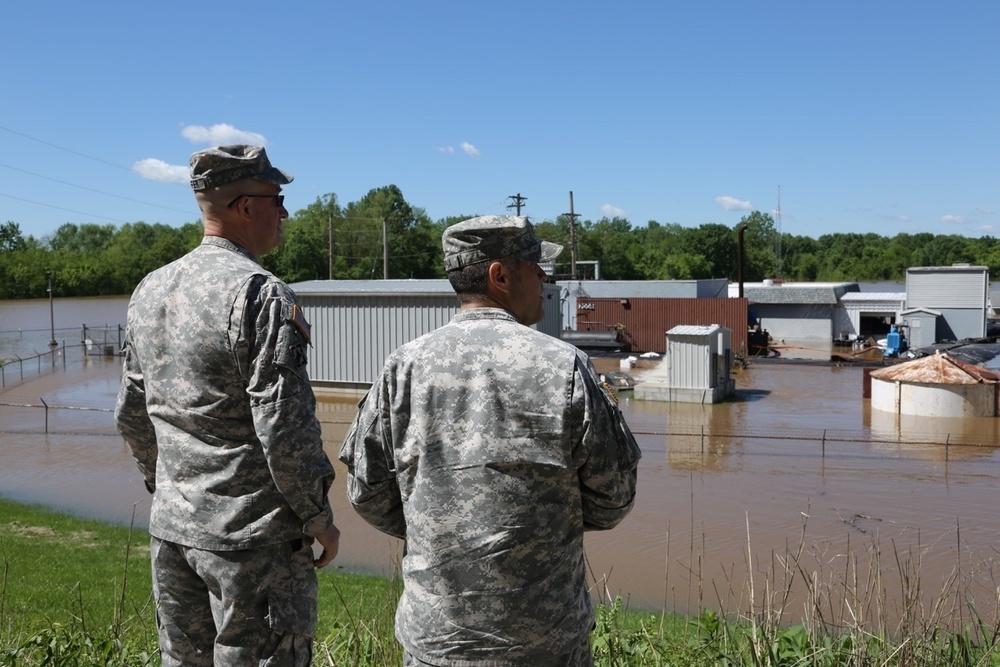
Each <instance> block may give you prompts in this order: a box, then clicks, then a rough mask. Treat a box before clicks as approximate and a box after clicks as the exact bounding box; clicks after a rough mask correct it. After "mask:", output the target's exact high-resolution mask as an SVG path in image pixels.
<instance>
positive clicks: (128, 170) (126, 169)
mask: <svg viewBox="0 0 1000 667" xmlns="http://www.w3.org/2000/svg"><path fill="white" fill-rule="evenodd" d="M0 130H3V131H5V132H10V133H11V134H16V135H17V136H19V137H24V138H25V139H30V140H32V141H37V142H38V143H40V144H45V145H46V146H51V147H52V148H57V149H59V150H61V151H65V152H67V153H72V154H73V155H79V156H80V157H85V158H87V159H88V160H93V161H94V162H100V163H101V164H106V165H108V166H109V167H115V168H117V169H124V170H125V171H127V172H131V171H132V170H131V169H130V168H129V167H123V166H122V165H120V164H115V163H114V162H108V161H107V160H102V159H101V158H99V157H94V156H93V155H87V154H86V153H81V152H79V151H75V150H73V149H71V148H66V147H65V146H60V145H58V144H54V143H52V142H50V141H44V140H42V139H38V138H36V137H32V136H30V135H27V134H25V133H23V132H18V131H17V130H12V129H10V128H9V127H3V126H2V125H0Z"/></svg>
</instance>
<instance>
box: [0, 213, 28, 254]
mask: <svg viewBox="0 0 1000 667" xmlns="http://www.w3.org/2000/svg"><path fill="white" fill-rule="evenodd" d="M26 247H27V244H26V243H25V242H24V237H23V236H22V235H21V226H20V225H18V224H17V223H16V222H11V221H10V220H8V221H7V222H5V223H3V224H2V225H0V253H3V252H14V251H17V250H24V249H25V248H26Z"/></svg>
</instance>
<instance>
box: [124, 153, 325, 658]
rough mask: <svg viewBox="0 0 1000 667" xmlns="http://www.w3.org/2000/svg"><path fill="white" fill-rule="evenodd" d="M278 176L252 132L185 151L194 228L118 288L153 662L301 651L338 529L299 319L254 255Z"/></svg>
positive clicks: (261, 249) (265, 244)
mask: <svg viewBox="0 0 1000 667" xmlns="http://www.w3.org/2000/svg"><path fill="white" fill-rule="evenodd" d="M291 181H292V176H291V175H290V174H287V173H285V172H283V171H281V170H280V169H276V168H274V167H273V166H272V165H271V163H270V161H269V160H268V158H267V154H266V153H265V151H264V149H263V148H262V147H259V146H246V145H235V146H219V147H217V148H210V149H207V150H204V151H199V152H197V153H195V154H193V155H192V156H191V187H192V189H193V190H194V192H195V199H196V200H197V202H198V206H199V208H200V209H201V213H202V220H203V222H204V226H205V237H204V239H203V240H202V242H201V245H199V246H198V247H197V248H195V249H194V250H192V251H191V252H190V253H188V254H187V255H185V256H184V257H182V258H180V259H179V260H177V261H175V262H173V263H171V264H168V265H167V266H164V267H162V268H160V269H158V270H156V271H153V272H152V273H150V274H149V275H148V276H146V278H145V279H144V280H143V281H142V283H141V284H140V285H139V286H138V287H137V288H136V290H135V292H134V294H133V295H132V300H131V301H130V303H129V309H128V325H127V328H126V337H125V345H124V352H125V363H124V372H123V375H122V383H121V388H120V390H119V394H118V404H117V407H116V410H115V420H116V423H117V426H118V430H119V431H120V432H121V434H122V435H123V436H124V437H125V440H126V441H127V442H128V445H129V447H130V448H131V450H132V455H133V457H134V458H135V460H136V463H137V464H138V466H139V470H140V472H141V473H142V474H143V477H144V478H145V483H146V488H147V489H149V491H150V492H151V493H152V494H153V501H152V509H151V512H150V521H149V532H150V535H151V546H150V555H151V559H152V569H153V592H154V594H155V596H156V612H157V613H156V616H157V626H158V628H159V641H160V657H161V660H162V664H163V665H164V666H169V665H185V666H201V665H204V666H209V665H213V664H214V665H264V664H266V665H296V666H306V665H308V664H309V663H310V660H311V649H312V638H313V637H314V636H315V632H316V602H317V600H316V597H317V585H316V574H315V571H314V568H319V567H323V566H325V565H327V564H328V563H330V562H331V561H332V560H333V559H334V557H335V556H336V555H337V549H338V546H339V540H340V531H339V530H337V527H336V526H335V525H334V523H333V511H332V509H331V508H330V502H329V499H328V497H327V494H328V491H329V489H330V485H331V483H332V482H333V476H334V473H333V467H332V465H331V463H330V460H329V458H328V457H327V456H326V454H325V453H324V452H323V442H322V440H321V438H320V425H319V422H318V421H317V419H316V416H315V406H316V401H315V397H314V395H313V392H312V388H311V386H310V384H309V377H308V374H307V373H306V347H307V346H308V344H309V334H310V332H309V324H308V322H306V319H305V317H304V316H303V314H302V311H301V309H300V308H299V306H298V305H297V303H296V299H295V294H294V293H293V292H292V291H291V290H290V289H289V288H288V286H287V285H285V283H283V282H282V281H281V280H279V279H278V278H277V277H275V276H274V275H272V274H271V273H270V272H268V271H267V270H265V269H264V268H263V267H261V265H260V264H259V262H258V258H259V257H260V256H261V255H263V254H265V253H267V252H268V251H270V250H272V249H273V248H275V247H277V246H278V244H280V243H281V225H282V222H283V221H284V219H285V218H287V217H288V211H287V210H285V207H284V206H283V203H284V196H283V195H282V194H280V193H281V186H282V185H286V184H288V183H290V182H291ZM314 541H318V542H319V544H320V546H321V547H322V553H321V554H320V555H319V557H314V555H313V550H312V544H313V542H314Z"/></svg>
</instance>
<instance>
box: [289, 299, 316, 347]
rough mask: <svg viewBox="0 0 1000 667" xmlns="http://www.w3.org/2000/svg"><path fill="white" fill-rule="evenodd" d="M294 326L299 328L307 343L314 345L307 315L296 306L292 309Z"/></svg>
mask: <svg viewBox="0 0 1000 667" xmlns="http://www.w3.org/2000/svg"><path fill="white" fill-rule="evenodd" d="M292 324H294V325H295V326H296V327H298V329H299V331H301V332H302V335H303V337H305V339H306V342H307V343H309V344H310V345H312V327H310V326H309V322H308V321H307V320H306V314H305V313H303V312H302V309H301V308H299V306H298V304H296V305H295V306H294V307H293V308H292Z"/></svg>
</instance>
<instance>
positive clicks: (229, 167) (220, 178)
mask: <svg viewBox="0 0 1000 667" xmlns="http://www.w3.org/2000/svg"><path fill="white" fill-rule="evenodd" d="M244 178H256V179H258V180H261V181H267V182H268V183H274V184H276V185H285V184H286V183H291V182H292V179H293V178H294V176H292V175H291V174H289V173H286V172H284V171H281V170H280V169H276V168H275V167H273V166H271V161H270V160H268V159H267V152H266V151H265V150H264V147H263V146H247V145H246V144H233V145H231V146H216V147H214V148H206V149H205V150H202V151H197V152H196V153H192V154H191V189H192V190H194V191H195V192H199V191H201V190H207V189H209V188H217V187H219V186H220V185H226V184H227V183H235V182H236V181H242V180H243V179H244Z"/></svg>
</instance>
